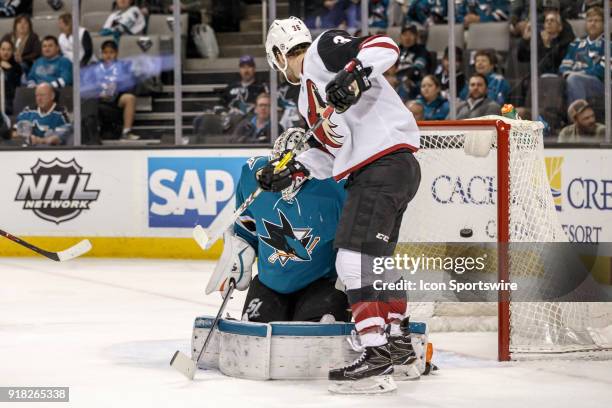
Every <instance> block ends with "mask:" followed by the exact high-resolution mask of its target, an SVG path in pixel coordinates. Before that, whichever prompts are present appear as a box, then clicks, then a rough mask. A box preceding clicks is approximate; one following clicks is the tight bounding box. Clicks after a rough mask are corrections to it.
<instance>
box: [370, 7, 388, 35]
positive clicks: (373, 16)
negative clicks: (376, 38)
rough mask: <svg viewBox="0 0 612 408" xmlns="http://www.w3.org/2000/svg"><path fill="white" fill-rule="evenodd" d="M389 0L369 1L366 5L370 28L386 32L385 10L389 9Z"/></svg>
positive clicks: (386, 19)
mask: <svg viewBox="0 0 612 408" xmlns="http://www.w3.org/2000/svg"><path fill="white" fill-rule="evenodd" d="M389 3H390V1H389V0H370V2H369V5H368V16H369V21H368V25H369V26H370V27H374V28H378V29H380V30H386V29H387V27H388V26H389V20H388V18H387V9H388V8H389Z"/></svg>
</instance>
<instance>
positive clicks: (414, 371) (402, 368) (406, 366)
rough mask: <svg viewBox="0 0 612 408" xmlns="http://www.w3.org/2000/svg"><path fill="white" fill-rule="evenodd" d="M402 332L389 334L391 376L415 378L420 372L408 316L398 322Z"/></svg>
mask: <svg viewBox="0 0 612 408" xmlns="http://www.w3.org/2000/svg"><path fill="white" fill-rule="evenodd" d="M400 329H401V330H402V334H401V335H399V336H389V349H390V351H391V358H392V359H393V378H395V379H396V380H397V381H405V380H416V379H418V378H419V377H420V376H421V374H420V371H419V369H418V367H417V357H416V353H415V352H414V348H413V347H412V341H411V339H410V330H409V328H408V318H405V319H404V320H402V322H401V323H400Z"/></svg>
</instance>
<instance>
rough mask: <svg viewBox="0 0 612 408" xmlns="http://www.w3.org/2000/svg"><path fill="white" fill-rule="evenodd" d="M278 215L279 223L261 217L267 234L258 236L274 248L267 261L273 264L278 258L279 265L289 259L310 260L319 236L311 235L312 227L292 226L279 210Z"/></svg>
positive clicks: (282, 264)
mask: <svg viewBox="0 0 612 408" xmlns="http://www.w3.org/2000/svg"><path fill="white" fill-rule="evenodd" d="M278 216H279V218H280V225H278V224H274V223H273V222H270V221H268V220H266V219H263V224H264V227H265V228H266V232H267V233H268V236H267V237H264V236H260V239H261V240H262V241H263V242H264V243H266V244H267V245H268V246H270V247H272V248H273V249H274V253H273V254H272V255H270V256H269V257H268V262H270V263H271V264H273V263H275V262H276V261H277V260H278V261H279V262H280V264H281V266H285V265H286V264H287V262H289V261H296V262H307V261H310V260H311V259H312V258H311V254H312V251H313V250H314V248H315V247H316V246H317V244H318V243H319V241H320V239H321V238H320V237H314V236H312V235H311V233H312V228H293V226H292V225H291V223H290V222H289V220H288V219H287V217H286V216H285V214H283V212H282V211H280V210H278Z"/></svg>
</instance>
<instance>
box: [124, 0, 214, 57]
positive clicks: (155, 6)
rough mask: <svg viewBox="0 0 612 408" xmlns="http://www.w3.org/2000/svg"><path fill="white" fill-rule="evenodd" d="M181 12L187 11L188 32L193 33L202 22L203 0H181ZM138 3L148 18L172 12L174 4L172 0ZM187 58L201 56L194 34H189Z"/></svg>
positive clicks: (140, 1)
mask: <svg viewBox="0 0 612 408" xmlns="http://www.w3.org/2000/svg"><path fill="white" fill-rule="evenodd" d="M180 3H181V13H187V32H188V33H191V32H192V29H193V27H194V26H196V25H198V24H201V23H202V11H203V9H206V7H205V6H204V7H203V4H202V3H203V2H202V0H181V2H180ZM136 5H137V6H138V8H139V9H140V11H141V12H142V14H143V15H144V16H145V19H146V21H147V26H148V25H149V24H148V19H149V16H150V15H151V14H172V12H173V11H174V5H173V4H172V0H139V1H137V2H136ZM187 58H200V55H199V53H198V50H197V47H196V45H195V42H194V40H193V36H192V35H189V36H187Z"/></svg>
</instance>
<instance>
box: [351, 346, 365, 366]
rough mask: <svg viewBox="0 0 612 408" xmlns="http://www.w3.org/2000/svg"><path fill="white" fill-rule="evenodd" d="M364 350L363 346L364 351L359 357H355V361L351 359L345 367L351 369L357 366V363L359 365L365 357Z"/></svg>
mask: <svg viewBox="0 0 612 408" xmlns="http://www.w3.org/2000/svg"><path fill="white" fill-rule="evenodd" d="M366 354H367V353H366V352H365V348H364V351H363V352H362V353H361V355H360V356H359V357H357V359H355V361H353V362H352V363H351V364H350V365H349V366H347V367H346V368H347V369H349V370H350V369H353V368H355V367H358V366H359V365H361V363H363V361H364V360H365V359H366Z"/></svg>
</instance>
